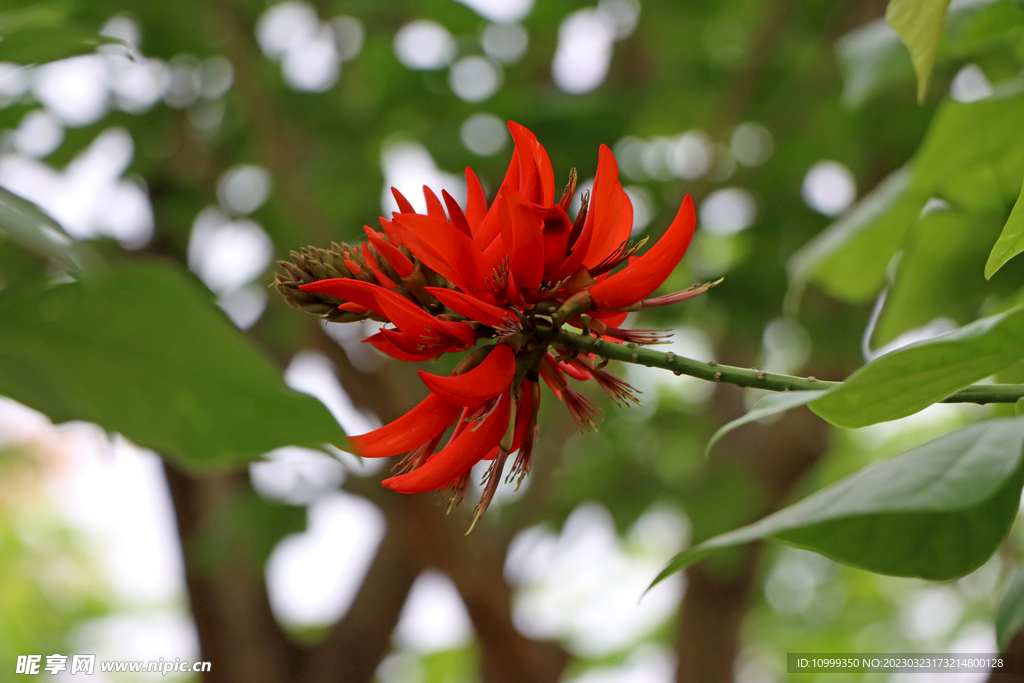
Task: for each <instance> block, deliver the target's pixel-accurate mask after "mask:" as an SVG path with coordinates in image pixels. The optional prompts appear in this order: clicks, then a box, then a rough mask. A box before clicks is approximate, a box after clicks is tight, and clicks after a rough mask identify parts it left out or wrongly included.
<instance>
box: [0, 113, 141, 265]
mask: <svg viewBox="0 0 1024 683" xmlns="http://www.w3.org/2000/svg"><path fill="white" fill-rule="evenodd" d="M133 155H134V145H133V143H132V138H131V135H129V134H128V131H126V130H124V129H123V128H108V129H107V130H105V131H103V132H102V133H100V134H99V135H98V136H97V137H96V139H95V140H93V142H92V143H91V144H90V145H89V146H88V147H87V148H86V149H85V150H83V151H82V152H80V153H79V154H78V156H76V157H75V158H74V159H73V160H72V161H71V163H69V164H68V165H67V167H66V168H65V169H64V170H63V171H58V170H56V169H54V168H52V167H50V166H48V165H46V164H44V163H42V162H40V161H37V160H35V159H30V158H27V157H24V156H22V155H17V154H8V155H3V156H0V185H3V186H4V187H6V188H7V189H9V190H11V191H12V192H14V193H16V194H19V195H21V196H23V197H25V198H26V199H29V200H31V201H33V202H35V203H36V204H39V206H41V207H42V208H43V209H44V210H46V211H47V213H49V214H50V215H52V216H53V217H54V218H55V219H57V221H58V222H59V223H60V224H61V225H63V226H64V228H65V229H66V230H67V231H68V233H70V234H71V235H72V236H73V237H76V238H78V239H87V238H90V237H95V236H99V235H107V236H110V237H113V238H115V239H117V240H118V241H119V242H121V244H122V246H124V247H126V248H129V249H138V248H141V247H142V246H145V244H146V243H147V242H149V240H150V238H151V237H152V235H153V208H152V205H151V204H150V201H149V196H148V195H147V193H146V191H145V190H144V189H143V188H142V187H140V186H139V185H138V184H136V183H134V182H132V181H130V180H125V179H123V178H121V175H122V174H123V173H124V172H125V170H126V169H127V168H128V165H129V163H130V162H131V160H132V156H133Z"/></svg>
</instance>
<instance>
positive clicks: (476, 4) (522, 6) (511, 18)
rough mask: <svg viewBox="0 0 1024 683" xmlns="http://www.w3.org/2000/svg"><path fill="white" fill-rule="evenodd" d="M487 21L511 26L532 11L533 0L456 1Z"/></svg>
mask: <svg viewBox="0 0 1024 683" xmlns="http://www.w3.org/2000/svg"><path fill="white" fill-rule="evenodd" d="M457 1H458V2H461V3H462V4H463V5H465V6H466V7H469V8H470V9H472V10H473V11H474V12H476V13H477V14H479V15H480V16H482V17H483V18H484V19H487V20H488V21H493V22H496V23H499V24H511V23H514V22H517V21H522V20H523V19H525V18H526V17H527V16H529V14H530V12H532V11H533V0H457Z"/></svg>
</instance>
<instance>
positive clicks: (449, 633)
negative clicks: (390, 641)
mask: <svg viewBox="0 0 1024 683" xmlns="http://www.w3.org/2000/svg"><path fill="white" fill-rule="evenodd" d="M471 637H472V625H471V623H470V620H469V614H468V613H467V612H466V607H465V605H464V604H463V602H462V598H461V597H460V596H459V592H458V590H456V588H455V584H453V583H452V582H451V579H449V578H448V577H447V576H445V575H444V574H441V573H440V572H437V571H433V570H428V571H425V572H423V573H422V574H420V575H419V577H418V578H417V579H416V582H415V583H414V584H413V586H412V590H411V591H410V592H409V599H408V600H406V603H405V607H403V608H402V615H401V617H400V618H399V620H398V627H397V628H396V629H395V640H397V641H398V643H399V644H400V645H401V646H402V647H406V648H409V649H411V650H414V651H416V652H423V653H426V652H437V651H439V650H452V649H455V648H458V647H462V646H464V645H466V644H467V643H469V641H470V638H471Z"/></svg>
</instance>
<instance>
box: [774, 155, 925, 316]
mask: <svg viewBox="0 0 1024 683" xmlns="http://www.w3.org/2000/svg"><path fill="white" fill-rule="evenodd" d="M910 178H911V173H910V171H909V170H908V169H905V168H903V169H900V170H898V171H896V172H895V173H893V174H892V175H890V176H889V177H888V178H886V179H885V180H883V181H882V182H881V183H879V184H878V187H876V188H875V189H874V190H872V191H871V192H870V193H869V194H868V195H866V196H865V197H864V198H863V199H861V200H860V201H859V202H858V203H857V204H856V206H854V207H853V209H851V210H850V211H849V212H848V213H847V214H846V215H844V216H843V217H842V218H840V219H839V220H837V221H836V222H835V223H833V224H832V225H830V226H829V227H828V228H826V229H825V230H824V231H823V232H822V233H821V234H820V235H818V236H817V237H815V238H814V239H813V240H811V241H810V242H808V243H807V244H806V245H805V246H804V247H803V248H802V249H800V251H798V252H797V253H796V254H794V255H793V256H792V257H791V258H790V260H789V263H788V264H787V269H788V271H789V277H790V281H791V282H792V287H793V290H794V291H796V292H799V290H800V289H802V288H803V286H804V284H805V283H806V282H807V281H814V282H816V283H818V284H819V285H821V287H822V288H824V289H825V290H826V291H827V292H828V293H829V294H831V295H832V296H834V297H836V298H837V299H840V300H841V301H848V302H851V303H854V302H860V301H864V300H866V299H869V298H871V297H872V296H874V294H875V293H876V292H877V291H878V289H879V288H880V287H881V286H882V284H883V283H884V282H885V271H886V268H887V267H888V265H889V262H890V261H891V260H892V257H893V254H895V253H896V251H897V250H898V249H899V247H900V243H901V242H902V240H903V234H904V233H905V232H906V231H907V230H908V229H909V228H910V227H912V226H913V225H914V222H915V221H916V220H917V216H918V214H919V213H920V212H921V207H922V206H924V204H925V202H926V201H927V199H928V197H927V196H922V195H920V194H917V193H913V192H911V191H910V189H909V188H910Z"/></svg>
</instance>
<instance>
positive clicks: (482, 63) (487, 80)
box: [448, 55, 502, 102]
mask: <svg viewBox="0 0 1024 683" xmlns="http://www.w3.org/2000/svg"><path fill="white" fill-rule="evenodd" d="M501 81H502V73H501V69H500V67H499V66H498V65H497V64H494V63H492V62H491V61H490V60H488V59H487V58H486V57H481V56H479V55H473V56H472V57H463V58H462V59H460V60H459V61H457V62H455V64H453V65H452V68H451V70H450V71H449V72H448V83H449V85H451V87H452V92H454V93H455V94H456V95H458V96H459V98H461V99H463V100H465V101H467V102H483V101H484V100H486V99H488V98H490V97H491V96H492V95H494V93H496V92H498V88H500V87H501Z"/></svg>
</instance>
